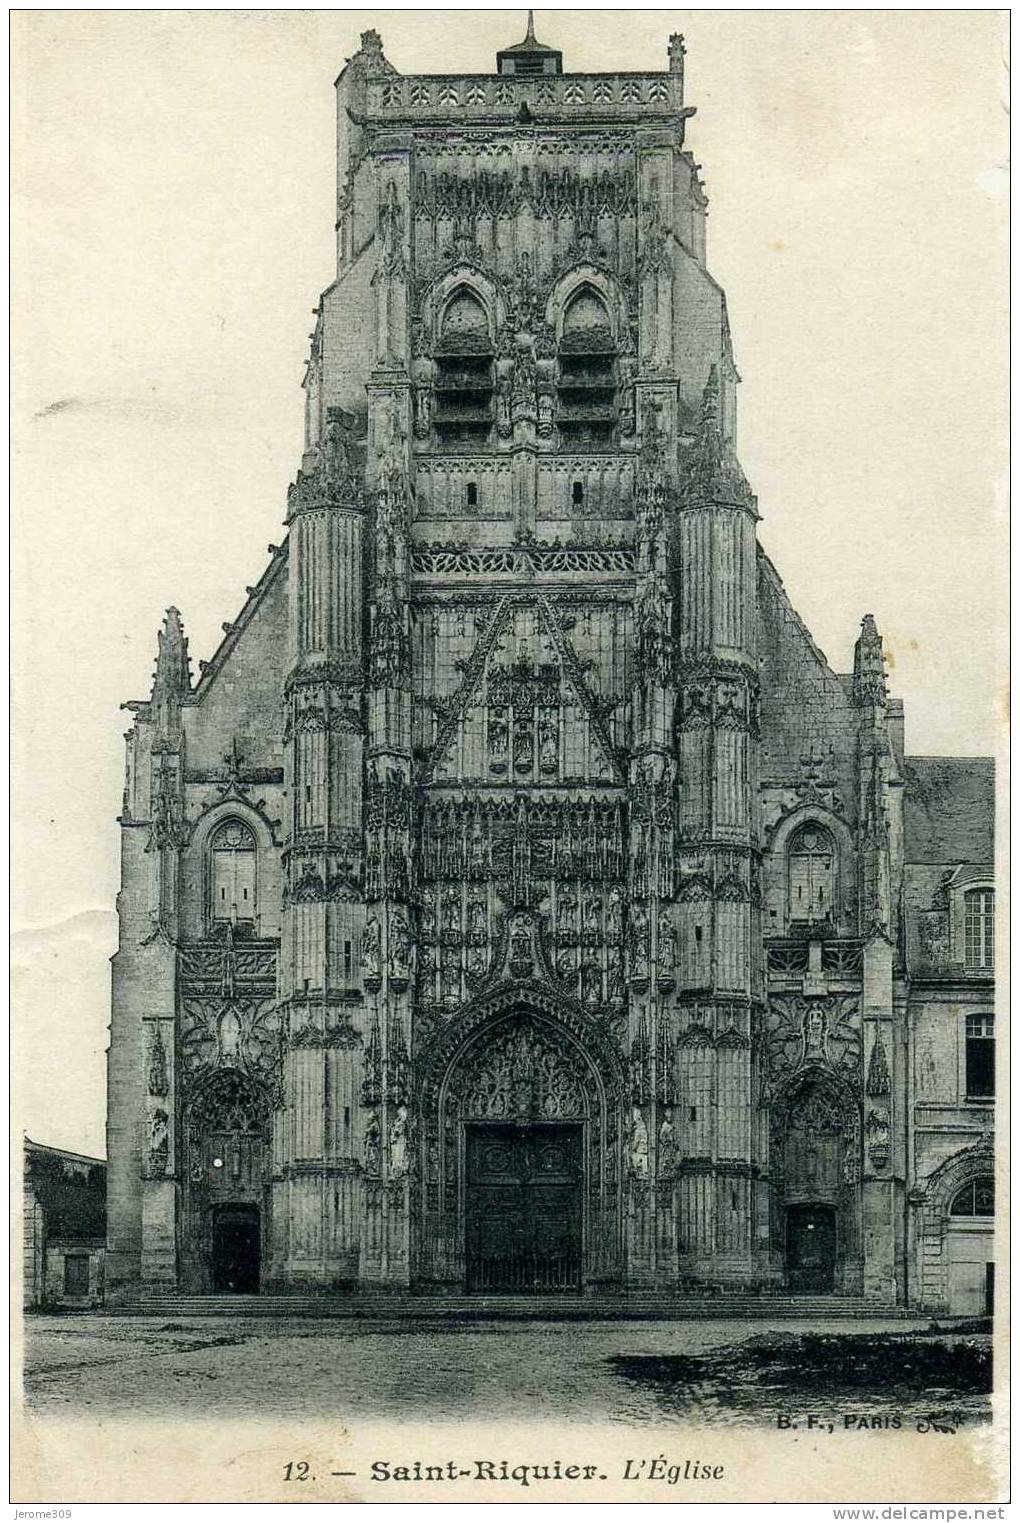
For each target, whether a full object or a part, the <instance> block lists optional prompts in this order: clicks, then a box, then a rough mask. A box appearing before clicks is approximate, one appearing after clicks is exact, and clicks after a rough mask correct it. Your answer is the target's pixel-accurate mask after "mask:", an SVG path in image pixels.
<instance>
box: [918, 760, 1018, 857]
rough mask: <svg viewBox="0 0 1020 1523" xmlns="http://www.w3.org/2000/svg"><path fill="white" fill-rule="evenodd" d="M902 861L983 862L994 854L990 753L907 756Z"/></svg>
mask: <svg viewBox="0 0 1020 1523" xmlns="http://www.w3.org/2000/svg"><path fill="white" fill-rule="evenodd" d="M903 773H904V779H905V781H906V795H905V800H904V836H905V840H904V857H905V859H906V861H907V862H930V863H940V862H941V863H947V864H949V863H953V864H955V863H960V862H975V863H985V864H989V863H991V862H992V861H993V860H994V857H995V844H994V829H995V762H994V760H993V759H992V757H990V756H908V757H906V758H905V764H904V769H903Z"/></svg>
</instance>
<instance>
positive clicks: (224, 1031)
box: [218, 1010, 241, 1063]
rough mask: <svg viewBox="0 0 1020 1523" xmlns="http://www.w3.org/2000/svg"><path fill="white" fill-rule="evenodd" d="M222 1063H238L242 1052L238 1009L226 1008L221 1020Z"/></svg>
mask: <svg viewBox="0 0 1020 1523" xmlns="http://www.w3.org/2000/svg"><path fill="white" fill-rule="evenodd" d="M218 1035H219V1050H220V1062H221V1063H236V1062H237V1060H238V1058H239V1057H240V1054H241V1021H240V1017H239V1016H238V1014H237V1011H236V1010H224V1012H223V1014H222V1015H221V1016H220V1021H219V1031H218Z"/></svg>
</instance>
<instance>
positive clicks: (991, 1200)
mask: <svg viewBox="0 0 1020 1523" xmlns="http://www.w3.org/2000/svg"><path fill="white" fill-rule="evenodd" d="M949 1214H950V1216H994V1215H995V1180H994V1179H992V1178H991V1176H990V1175H987V1174H985V1175H982V1177H981V1178H980V1179H972V1180H971V1182H970V1184H969V1185H964V1187H963V1189H962V1190H959V1191H957V1193H956V1194H955V1195H954V1196H953V1204H952V1205H951V1206H950V1208H949Z"/></svg>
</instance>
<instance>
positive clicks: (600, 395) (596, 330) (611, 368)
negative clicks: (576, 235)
mask: <svg viewBox="0 0 1020 1523" xmlns="http://www.w3.org/2000/svg"><path fill="white" fill-rule="evenodd" d="M616 387H617V375H616V344H615V341H614V339H613V330H612V327H611V326H610V322H609V314H608V313H607V311H606V308H605V305H604V304H603V302H602V301H601V299H600V298H599V297H598V296H597V295H596V294H595V292H594V291H589V290H587V289H582V290H581V291H580V292H578V294H577V295H576V296H575V297H574V298H573V300H572V301H571V303H570V305H569V306H568V307H567V310H566V312H565V314H564V318H563V332H562V335H561V338H560V346H559V375H558V379H557V390H558V401H559V406H558V413H557V421H558V423H559V428H560V436H561V438H562V439H563V442H564V444H567V445H569V446H571V447H576V446H593V445H594V446H596V447H598V446H600V445H602V446H606V445H611V444H612V442H613V431H614V428H615V425H616V415H617V407H616Z"/></svg>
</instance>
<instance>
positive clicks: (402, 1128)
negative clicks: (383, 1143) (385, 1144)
mask: <svg viewBox="0 0 1020 1523" xmlns="http://www.w3.org/2000/svg"><path fill="white" fill-rule="evenodd" d="M406 1173H407V1106H406V1105H398V1106H397V1110H396V1114H395V1115H394V1117H393V1120H392V1121H391V1122H390V1178H391V1179H403V1177H404V1175H405V1174H406Z"/></svg>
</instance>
